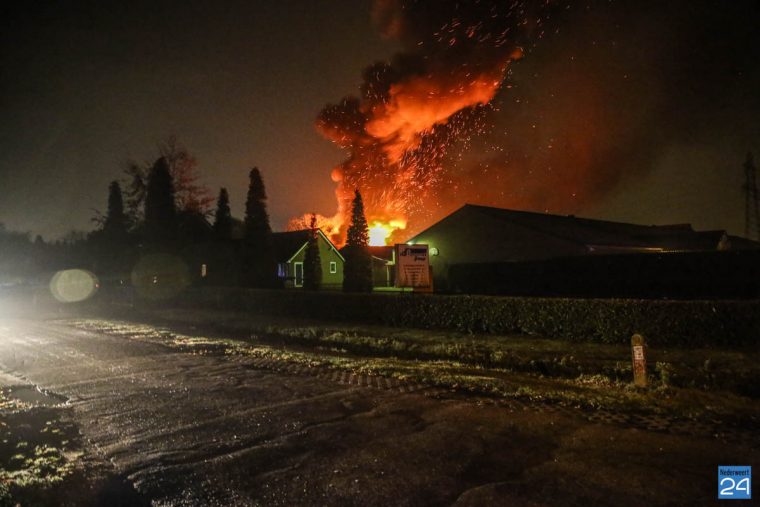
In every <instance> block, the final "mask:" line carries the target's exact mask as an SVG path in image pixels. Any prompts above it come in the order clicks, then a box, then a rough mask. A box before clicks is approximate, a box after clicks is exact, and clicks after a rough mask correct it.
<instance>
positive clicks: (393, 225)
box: [369, 220, 406, 246]
mask: <svg viewBox="0 0 760 507" xmlns="http://www.w3.org/2000/svg"><path fill="white" fill-rule="evenodd" d="M404 229H406V222H405V221H403V220H391V221H389V222H381V221H378V220H375V221H373V222H372V224H371V225H370V226H369V246H386V245H388V243H389V239H390V238H391V236H392V235H393V233H394V232H396V231H400V230H404Z"/></svg>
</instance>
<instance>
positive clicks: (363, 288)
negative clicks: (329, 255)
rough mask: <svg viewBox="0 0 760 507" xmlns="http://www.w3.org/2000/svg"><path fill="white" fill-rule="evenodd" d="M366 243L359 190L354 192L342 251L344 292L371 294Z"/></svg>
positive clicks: (369, 262) (364, 222) (369, 259)
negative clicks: (343, 258)
mask: <svg viewBox="0 0 760 507" xmlns="http://www.w3.org/2000/svg"><path fill="white" fill-rule="evenodd" d="M368 243H369V228H368V227H367V219H366V217H365V216H364V202H363V201H362V196H361V194H360V193H359V190H356V192H355V194H354V200H353V203H352V204H351V225H350V226H349V227H348V237H347V239H346V248H345V249H344V252H345V255H344V257H345V259H346V262H345V264H344V266H343V290H344V291H346V292H372V258H371V257H370V254H369V250H368V249H367V245H368Z"/></svg>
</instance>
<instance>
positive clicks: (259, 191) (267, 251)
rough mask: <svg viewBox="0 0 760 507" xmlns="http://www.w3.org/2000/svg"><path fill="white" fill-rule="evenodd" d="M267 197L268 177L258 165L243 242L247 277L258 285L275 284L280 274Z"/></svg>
mask: <svg viewBox="0 0 760 507" xmlns="http://www.w3.org/2000/svg"><path fill="white" fill-rule="evenodd" d="M266 199H267V194H266V190H265V189H264V181H263V180H262V179H261V173H260V172H259V169H258V167H254V168H253V169H251V172H250V174H249V184H248V196H247V198H246V201H245V238H244V242H243V255H244V270H245V278H246V280H245V281H246V283H247V284H249V285H252V286H254V287H272V286H274V283H275V281H276V275H277V271H276V267H277V266H276V262H275V258H274V249H273V248H272V228H271V227H270V225H269V214H268V213H267V205H266Z"/></svg>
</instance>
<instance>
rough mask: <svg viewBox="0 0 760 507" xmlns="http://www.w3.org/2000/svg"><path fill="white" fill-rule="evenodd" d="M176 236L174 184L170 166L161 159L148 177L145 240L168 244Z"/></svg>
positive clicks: (154, 165)
mask: <svg viewBox="0 0 760 507" xmlns="http://www.w3.org/2000/svg"><path fill="white" fill-rule="evenodd" d="M176 236H177V210H176V208H175V205H174V184H173V182H172V177H171V174H170V173H169V164H168V163H167V161H166V159H165V158H164V157H161V158H159V159H158V160H156V163H155V164H153V167H152V168H151V170H150V174H149V175H148V184H147V186H146V191H145V239H146V240H147V241H148V242H150V243H154V244H155V243H166V242H171V241H172V240H174V239H176Z"/></svg>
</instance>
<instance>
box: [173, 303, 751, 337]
mask: <svg viewBox="0 0 760 507" xmlns="http://www.w3.org/2000/svg"><path fill="white" fill-rule="evenodd" d="M175 303H179V304H181V305H184V306H188V305H189V306H193V307H199V306H204V307H214V308H223V309H228V310H243V311H247V312H250V313H253V314H263V315H276V316H285V317H287V316H292V317H300V318H310V319H321V320H331V321H345V322H356V323H365V324H379V325H388V326H399V327H412V328H422V329H448V330H456V331H461V332H473V333H491V334H510V333H524V334H528V335H536V336H542V337H547V338H556V339H563V340H570V341H592V342H598V343H629V340H630V337H631V335H632V334H634V333H641V334H643V335H644V336H645V337H647V339H648V341H649V343H650V344H651V345H653V346H658V347H665V346H685V347H702V346H706V347H732V348H733V347H752V346H757V344H758V334H760V301H758V300H753V301H661V300H660V301H658V300H625V299H565V298H528V297H525V298H523V297H495V296H460V295H432V294H431V295H421V294H414V295H412V294H344V293H339V292H318V293H310V292H305V291H292V290H290V291H289V290H279V291H263V290H252V289H230V288H205V289H202V290H199V289H194V290H190V291H187V292H185V293H183V294H182V295H181V296H180V297H179V298H178V301H175Z"/></svg>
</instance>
